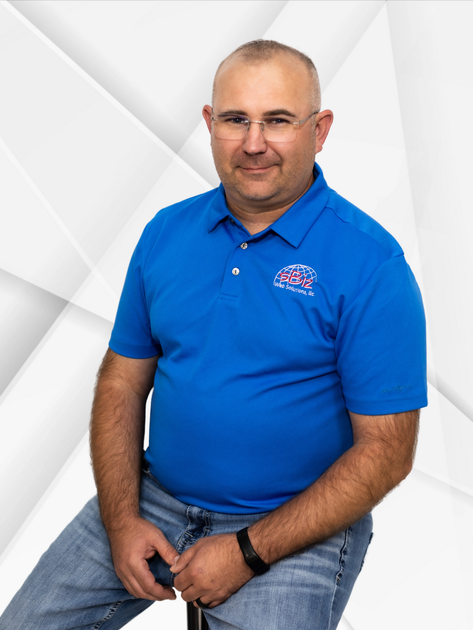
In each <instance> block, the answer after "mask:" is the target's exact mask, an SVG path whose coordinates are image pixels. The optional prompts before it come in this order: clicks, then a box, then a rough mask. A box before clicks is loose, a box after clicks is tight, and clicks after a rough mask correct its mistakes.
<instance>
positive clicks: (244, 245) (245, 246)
mask: <svg viewBox="0 0 473 630" xmlns="http://www.w3.org/2000/svg"><path fill="white" fill-rule="evenodd" d="M240 247H241V248H242V249H246V248H247V247H248V243H242V244H241V245H240Z"/></svg>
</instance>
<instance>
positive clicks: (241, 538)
mask: <svg viewBox="0 0 473 630" xmlns="http://www.w3.org/2000/svg"><path fill="white" fill-rule="evenodd" d="M237 540H238V544H239V545H240V549H241V552H242V554H243V557H244V559H245V562H246V564H247V565H248V566H249V567H250V569H251V570H252V571H254V572H255V573H256V575H263V573H266V571H269V564H266V562H264V561H263V560H261V558H260V557H259V556H258V554H257V553H256V551H255V550H254V549H253V545H252V544H251V541H250V537H249V536H248V527H245V528H244V529H240V531H239V532H237Z"/></svg>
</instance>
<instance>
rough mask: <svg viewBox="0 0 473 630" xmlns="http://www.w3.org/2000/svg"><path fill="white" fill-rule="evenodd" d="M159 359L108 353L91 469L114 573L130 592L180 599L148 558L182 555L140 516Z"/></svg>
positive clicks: (97, 400)
mask: <svg viewBox="0 0 473 630" xmlns="http://www.w3.org/2000/svg"><path fill="white" fill-rule="evenodd" d="M156 362H157V357H152V358H150V359H129V358H127V357H123V356H121V355H118V354H116V353H115V352H113V351H112V350H110V349H109V350H108V351H107V353H106V354H105V357H104V360H103V363H102V365H101V367H100V370H99V375H98V379H97V386H96V391H95V398H94V403H93V406H92V419H91V423H90V447H91V456H92V466H93V469H94V476H95V483H96V485H97V492H98V498H99V505H100V514H101V517H102V521H103V524H104V526H105V529H106V530H107V534H108V537H109V540H110V548H111V551H112V558H113V563H114V566H115V571H116V573H117V575H118V577H119V578H120V580H121V581H122V582H123V585H124V586H125V588H126V589H127V591H128V592H129V593H131V594H132V595H135V596H136V597H141V598H144V599H152V600H161V599H175V594H174V591H173V590H172V589H171V588H170V587H167V586H166V587H165V586H161V585H160V584H158V583H157V582H156V581H155V579H154V576H153V574H152V573H151V571H150V570H149V567H148V563H147V562H146V560H147V559H149V558H151V557H152V556H154V555H155V553H156V552H157V553H159V555H160V556H161V557H162V558H163V559H164V560H165V561H166V562H167V563H168V564H172V562H173V561H174V559H175V557H176V555H177V552H176V550H175V549H174V547H172V545H171V544H170V543H169V542H168V541H167V540H166V538H165V537H164V535H163V534H162V532H161V531H160V530H159V529H158V528H157V527H156V526H155V525H153V524H152V523H150V522H149V521H146V520H145V519H143V518H141V516H140V509H139V493H140V476H141V459H142V453H143V436H144V426H145V408H146V400H147V398H148V395H149V392H150V391H151V388H152V387H153V378H154V373H155V370H156Z"/></svg>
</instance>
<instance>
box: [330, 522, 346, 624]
mask: <svg viewBox="0 0 473 630" xmlns="http://www.w3.org/2000/svg"><path fill="white" fill-rule="evenodd" d="M350 532H351V527H347V529H346V530H345V538H344V540H343V544H342V546H341V548H340V558H339V570H338V573H337V575H336V576H335V581H334V584H333V592H332V601H331V602H330V614H329V617H328V623H327V630H330V627H331V623H332V614H333V605H334V602H335V595H336V593H337V588H338V585H339V584H340V580H341V579H342V575H343V569H344V568H345V558H344V556H346V554H347V549H348V539H349V534H350Z"/></svg>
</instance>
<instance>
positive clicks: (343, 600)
mask: <svg viewBox="0 0 473 630" xmlns="http://www.w3.org/2000/svg"><path fill="white" fill-rule="evenodd" d="M213 533H214V532H213ZM215 533H216V532H215ZM371 533H372V518H371V514H369V515H367V516H365V517H364V518H363V519H361V521H359V522H358V523H356V524H355V525H353V526H352V527H349V528H348V529H347V530H346V531H344V532H341V533H340V534H337V535H335V536H333V537H332V538H330V539H329V540H327V541H325V542H324V543H322V544H319V545H313V546H311V547H309V548H307V549H306V550H304V551H303V552H302V553H299V554H293V555H292V556H289V557H287V558H284V559H283V560H280V561H279V562H277V563H274V564H273V565H271V568H270V570H269V571H268V572H267V573H265V574H264V575H261V576H255V577H254V578H253V579H251V580H250V581H249V582H247V583H246V584H245V585H244V586H243V587H242V588H241V589H240V590H239V591H238V592H237V593H235V594H234V595H232V596H231V597H230V598H229V599H228V600H227V601H226V602H224V603H223V604H221V605H220V606H217V607H215V608H213V609H210V610H208V611H206V613H205V614H206V617H207V619H208V622H209V626H210V629H211V630H230V629H231V630H237V629H238V630H261V629H262V628H264V629H265V630H287V629H288V628H297V630H335V628H336V627H337V625H338V623H339V621H340V618H341V616H342V613H343V611H344V609H345V606H346V604H347V602H348V598H349V597H350V593H351V591H352V589H353V586H354V584H355V581H356V578H357V577H358V574H359V572H360V570H361V566H362V563H363V559H364V556H365V553H366V550H367V548H368V545H369V542H370V538H371Z"/></svg>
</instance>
